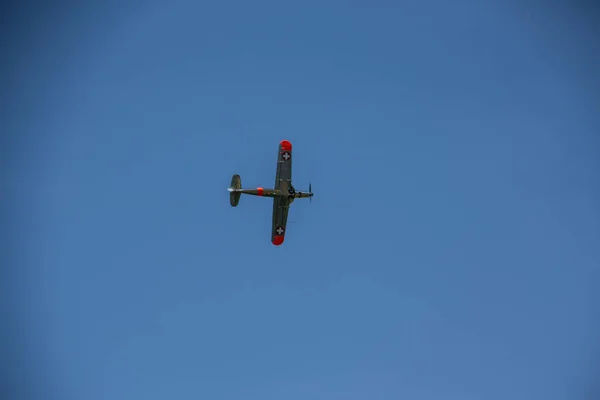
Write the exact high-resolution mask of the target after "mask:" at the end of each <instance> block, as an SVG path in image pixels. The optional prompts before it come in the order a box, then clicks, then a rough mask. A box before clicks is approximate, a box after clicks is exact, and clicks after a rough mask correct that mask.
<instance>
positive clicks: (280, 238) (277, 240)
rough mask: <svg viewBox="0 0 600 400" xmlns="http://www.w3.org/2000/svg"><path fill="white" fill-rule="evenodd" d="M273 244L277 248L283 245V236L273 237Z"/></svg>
mask: <svg viewBox="0 0 600 400" xmlns="http://www.w3.org/2000/svg"><path fill="white" fill-rule="evenodd" d="M272 243H273V244H274V245H275V246H279V245H281V243H283V236H273V241H272Z"/></svg>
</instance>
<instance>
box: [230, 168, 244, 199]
mask: <svg viewBox="0 0 600 400" xmlns="http://www.w3.org/2000/svg"><path fill="white" fill-rule="evenodd" d="M241 188H242V178H240V176H239V175H238V174H235V175H233V176H232V177H231V185H230V186H229V189H228V190H229V203H230V204H231V206H232V207H235V206H237V205H238V203H239V201H240V197H241V196H242V193H241V192H237V191H234V190H235V189H241Z"/></svg>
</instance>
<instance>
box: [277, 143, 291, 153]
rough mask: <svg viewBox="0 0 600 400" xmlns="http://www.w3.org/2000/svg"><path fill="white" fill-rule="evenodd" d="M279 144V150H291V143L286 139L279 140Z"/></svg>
mask: <svg viewBox="0 0 600 400" xmlns="http://www.w3.org/2000/svg"><path fill="white" fill-rule="evenodd" d="M279 144H280V145H281V150H287V151H291V150H292V144H291V143H290V142H289V141H287V140H282V141H281V142H279Z"/></svg>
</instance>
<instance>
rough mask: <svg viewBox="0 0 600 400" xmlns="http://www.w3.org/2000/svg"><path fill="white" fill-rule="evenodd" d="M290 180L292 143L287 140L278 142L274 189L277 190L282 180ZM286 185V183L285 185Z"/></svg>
mask: <svg viewBox="0 0 600 400" xmlns="http://www.w3.org/2000/svg"><path fill="white" fill-rule="evenodd" d="M291 181H292V144H291V143H290V142H289V141H287V140H282V141H281V142H280V143H279V150H278V152H277V173H276V175H275V190H278V189H279V188H280V186H281V183H282V182H288V183H289V182H291ZM286 186H287V185H286Z"/></svg>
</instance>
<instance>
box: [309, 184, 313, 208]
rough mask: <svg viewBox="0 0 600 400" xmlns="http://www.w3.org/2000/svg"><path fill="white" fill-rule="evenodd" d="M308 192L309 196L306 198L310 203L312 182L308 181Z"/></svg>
mask: <svg viewBox="0 0 600 400" xmlns="http://www.w3.org/2000/svg"><path fill="white" fill-rule="evenodd" d="M308 193H310V197H309V198H308V201H309V202H310V203H312V194H313V192H312V183H310V182H309V183H308Z"/></svg>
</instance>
